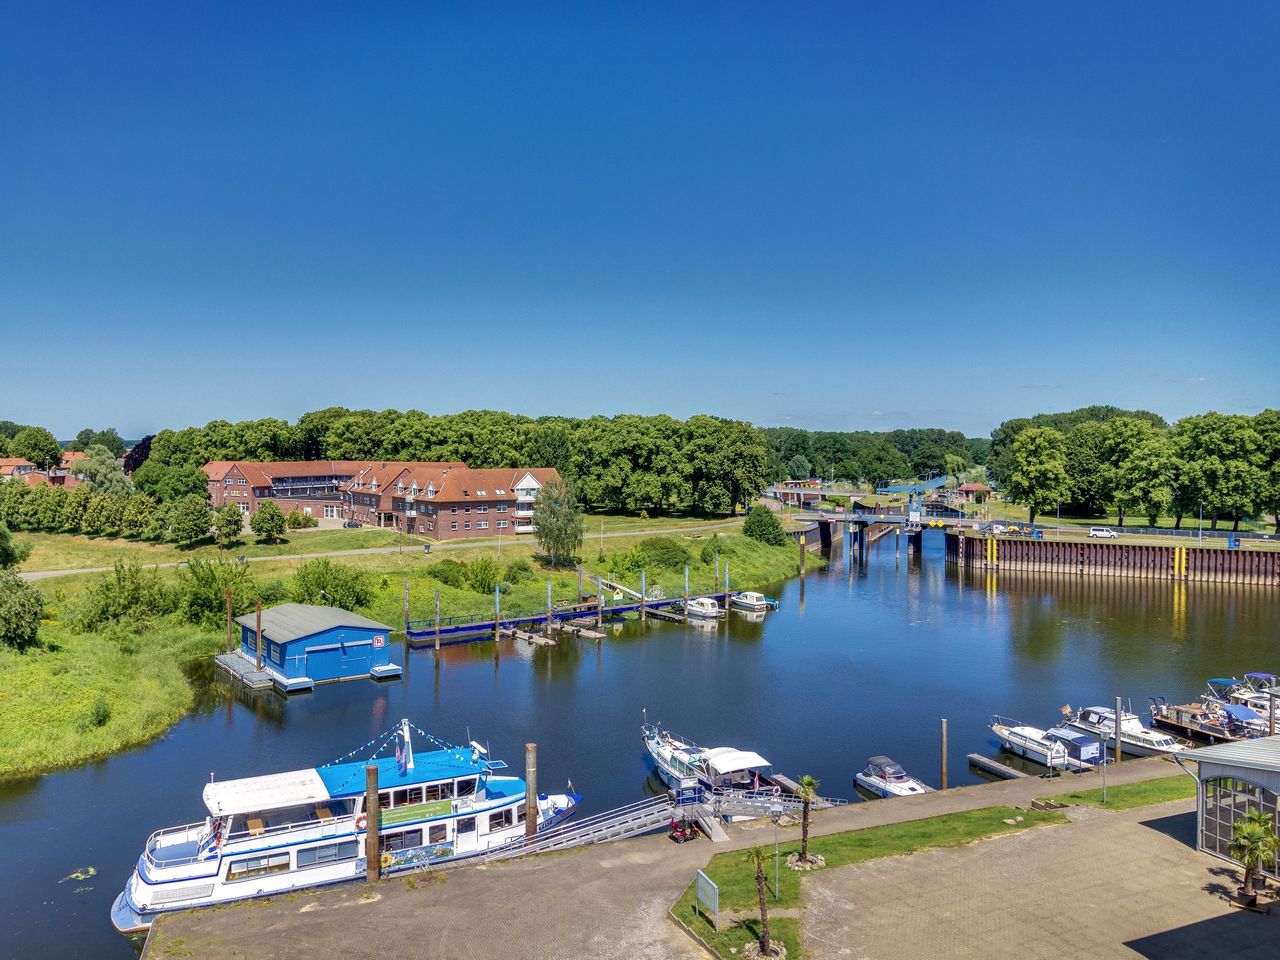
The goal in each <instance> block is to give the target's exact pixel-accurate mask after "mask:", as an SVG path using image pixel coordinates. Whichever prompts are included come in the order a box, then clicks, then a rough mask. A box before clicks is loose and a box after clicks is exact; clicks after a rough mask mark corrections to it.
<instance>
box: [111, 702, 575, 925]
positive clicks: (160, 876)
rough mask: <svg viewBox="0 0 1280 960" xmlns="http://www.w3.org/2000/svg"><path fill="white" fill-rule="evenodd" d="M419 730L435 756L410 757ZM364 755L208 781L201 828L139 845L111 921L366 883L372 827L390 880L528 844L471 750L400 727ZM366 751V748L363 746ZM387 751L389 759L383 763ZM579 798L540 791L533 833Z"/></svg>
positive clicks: (493, 764) (509, 803) (497, 783)
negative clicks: (374, 796) (370, 797)
mask: <svg viewBox="0 0 1280 960" xmlns="http://www.w3.org/2000/svg"><path fill="white" fill-rule="evenodd" d="M414 732H417V733H418V734H419V735H421V736H422V737H423V738H425V739H427V740H429V741H430V742H431V743H432V744H433V746H435V747H436V749H433V750H429V751H425V752H421V753H418V754H417V755H416V756H415V753H414V749H413V739H412V734H413V733H414ZM381 740H382V742H381V744H380V745H378V747H377V749H376V750H374V753H373V755H372V756H371V757H369V758H368V759H363V760H349V759H347V758H344V759H343V760H342V761H337V762H334V763H332V764H328V765H326V766H323V767H315V768H312V769H307V770H293V771H288V772H285V773H275V774H267V775H265V776H258V777H247V778H243V779H238V780H225V781H212V782H210V783H208V784H206V785H205V787H204V791H203V800H204V804H205V807H206V809H207V811H208V816H207V817H206V818H205V819H204V820H203V821H202V822H198V823H191V824H186V825H184V826H179V827H169V828H165V829H162V830H158V831H156V832H155V833H153V834H152V835H151V836H150V837H148V838H147V842H146V844H145V846H144V848H143V852H142V854H141V856H139V858H138V861H137V864H136V866H135V868H134V871H133V875H132V876H131V877H130V878H129V881H128V883H127V884H126V885H125V888H124V890H123V891H122V892H121V893H120V895H119V896H118V897H117V898H116V901H115V904H114V905H113V907H112V910H111V920H112V923H113V924H114V925H115V927H116V929H117V930H119V931H120V932H122V933H136V932H141V931H144V930H146V929H148V928H149V927H150V925H151V922H152V921H153V920H154V918H155V917H156V916H157V915H158V914H160V913H163V912H166V911H170V910H183V909H187V908H189V907H197V906H208V905H210V904H217V903H227V902H230V901H234V900H243V899H248V898H251V897H260V896H268V895H271V894H278V893H285V892H288V891H292V890H299V889H304V888H307V887H315V886H321V885H325V884H330V883H341V882H344V881H348V880H354V879H357V878H360V877H363V876H365V872H366V863H365V859H364V857H365V840H366V834H367V832H368V830H367V828H368V825H369V820H370V818H371V817H375V818H376V820H377V828H378V848H379V854H380V867H381V869H382V870H383V871H384V872H386V873H396V872H400V871H405V870H411V869H416V868H420V867H424V866H428V865H430V864H433V863H440V862H444V861H449V860H456V859H460V858H465V857H469V856H473V855H475V854H479V853H483V852H485V851H487V850H489V849H492V848H493V847H496V846H501V845H503V844H506V843H510V842H512V841H515V840H519V839H520V838H522V837H524V836H525V832H526V826H525V824H526V820H527V818H528V816H529V815H530V814H529V811H527V810H526V807H525V802H526V801H525V782H524V780H523V779H521V778H520V777H511V776H501V775H499V774H498V771H500V770H503V769H505V767H506V764H505V763H503V762H502V761H500V760H490V759H488V757H487V756H486V754H485V751H484V749H483V748H481V747H480V746H479V745H478V744H475V743H474V742H473V743H472V745H471V746H469V747H460V746H457V745H453V744H448V743H445V742H444V741H441V740H437V739H435V738H434V737H431V736H430V735H429V734H426V733H424V732H423V731H421V730H418V729H417V728H415V727H413V726H412V725H411V724H410V723H409V722H408V721H407V720H405V721H402V722H401V724H400V725H398V726H397V728H396V729H394V730H393V731H391V732H389V733H388V734H386V735H384V736H383V737H382V738H381ZM371 745H372V743H371ZM392 747H394V755H393V756H379V755H378V754H379V753H381V752H382V751H383V750H386V749H390V748H392ZM369 765H372V766H374V767H376V769H377V774H378V809H377V810H372V809H366V808H365V789H366V786H365V776H366V773H365V768H366V767H367V766H369ZM580 800H581V797H580V796H579V795H578V794H576V793H572V792H569V793H563V794H550V795H549V794H539V795H538V796H537V799H536V804H537V810H536V811H535V812H534V813H533V815H534V816H535V817H536V818H537V820H536V822H537V828H538V829H539V830H545V829H548V828H550V827H553V826H555V825H557V824H559V823H562V822H563V821H564V820H565V819H567V818H568V817H570V816H572V814H573V812H574V811H575V810H576V809H577V806H578V804H579V802H580Z"/></svg>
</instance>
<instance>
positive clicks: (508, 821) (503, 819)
mask: <svg viewBox="0 0 1280 960" xmlns="http://www.w3.org/2000/svg"><path fill="white" fill-rule="evenodd" d="M514 823H515V811H513V810H512V809H511V808H510V807H507V809H505V810H499V811H498V812H497V813H491V814H489V829H490V830H501V829H502V828H503V827H509V826H511V825H512V824H514Z"/></svg>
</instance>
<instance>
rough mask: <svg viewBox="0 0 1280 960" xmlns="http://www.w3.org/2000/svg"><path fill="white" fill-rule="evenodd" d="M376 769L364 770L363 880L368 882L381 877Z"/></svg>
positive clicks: (368, 766)
mask: <svg viewBox="0 0 1280 960" xmlns="http://www.w3.org/2000/svg"><path fill="white" fill-rule="evenodd" d="M379 814H380V810H379V808H378V767H377V765H376V764H372V763H371V764H369V765H367V766H366V767H365V768H364V819H365V828H364V829H365V833H364V860H365V878H366V879H367V880H369V881H373V880H377V879H378V878H379V877H381V876H382V860H381V856H382V851H381V850H379V849H378V818H379Z"/></svg>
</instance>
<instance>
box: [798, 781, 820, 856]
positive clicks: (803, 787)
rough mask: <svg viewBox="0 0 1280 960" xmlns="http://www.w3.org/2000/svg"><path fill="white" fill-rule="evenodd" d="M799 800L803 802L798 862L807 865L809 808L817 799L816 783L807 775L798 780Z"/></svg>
mask: <svg viewBox="0 0 1280 960" xmlns="http://www.w3.org/2000/svg"><path fill="white" fill-rule="evenodd" d="M799 786H800V799H801V800H802V801H803V802H804V807H803V810H802V813H801V820H800V862H801V863H809V862H810V861H809V807H810V805H811V804H812V803H813V801H814V800H817V799H818V781H817V780H815V779H814V778H813V777H811V776H809V775H808V774H807V773H806V774H805V775H804V776H803V777H801V778H800V784H799Z"/></svg>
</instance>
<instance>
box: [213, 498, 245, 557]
mask: <svg viewBox="0 0 1280 960" xmlns="http://www.w3.org/2000/svg"><path fill="white" fill-rule="evenodd" d="M243 530H244V515H243V514H242V513H241V512H240V508H239V507H238V506H236V504H234V503H224V504H223V505H222V506H221V507H219V508H218V509H217V510H215V511H213V541H214V543H216V544H217V545H218V546H219V547H221V548H224V549H225V548H226V547H228V546H230V545H231V544H233V543H235V542H236V541H237V540H239V539H240V534H241V532H242V531H243Z"/></svg>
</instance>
